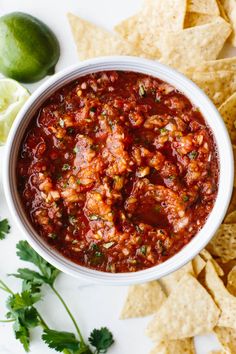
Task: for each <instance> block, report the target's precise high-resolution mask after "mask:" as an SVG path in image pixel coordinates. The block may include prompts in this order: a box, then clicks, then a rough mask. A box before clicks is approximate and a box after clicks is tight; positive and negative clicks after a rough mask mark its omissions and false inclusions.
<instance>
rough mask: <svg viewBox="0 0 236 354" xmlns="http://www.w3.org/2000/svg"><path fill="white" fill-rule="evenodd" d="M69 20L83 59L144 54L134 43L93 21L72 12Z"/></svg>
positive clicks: (78, 50)
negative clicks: (124, 39)
mask: <svg viewBox="0 0 236 354" xmlns="http://www.w3.org/2000/svg"><path fill="white" fill-rule="evenodd" d="M68 20H69V23H70V26H71V30H72V33H73V36H74V40H75V43H76V47H77V52H78V56H79V58H80V59H81V60H85V59H88V58H94V57H100V56H106V55H142V54H141V53H140V51H138V50H137V49H136V48H134V46H133V45H132V44H130V43H128V42H125V41H123V40H122V39H120V38H119V36H118V35H116V34H113V33H110V32H108V31H106V30H105V29H103V28H101V27H98V26H96V25H94V24H93V23H91V22H88V21H85V20H83V19H82V18H80V17H78V16H75V15H73V14H71V13H69V14H68Z"/></svg>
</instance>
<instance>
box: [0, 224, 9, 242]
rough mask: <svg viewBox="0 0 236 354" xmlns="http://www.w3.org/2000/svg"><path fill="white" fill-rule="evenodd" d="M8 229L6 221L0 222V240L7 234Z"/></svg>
mask: <svg viewBox="0 0 236 354" xmlns="http://www.w3.org/2000/svg"><path fill="white" fill-rule="evenodd" d="M10 228H11V227H10V225H9V223H8V220H7V219H3V220H0V240H3V239H4V238H5V237H6V235H7V234H9V232H10Z"/></svg>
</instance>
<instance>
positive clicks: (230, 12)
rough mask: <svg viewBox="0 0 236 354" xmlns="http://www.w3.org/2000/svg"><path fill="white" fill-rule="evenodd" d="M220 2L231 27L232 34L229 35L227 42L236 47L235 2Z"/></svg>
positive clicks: (229, 0) (232, 0)
mask: <svg viewBox="0 0 236 354" xmlns="http://www.w3.org/2000/svg"><path fill="white" fill-rule="evenodd" d="M221 2H222V5H223V7H224V9H225V12H226V14H227V16H228V18H229V21H230V23H231V25H232V27H233V33H232V34H231V36H230V38H229V41H230V43H231V44H232V45H233V46H234V47H236V2H235V0H222V1H221Z"/></svg>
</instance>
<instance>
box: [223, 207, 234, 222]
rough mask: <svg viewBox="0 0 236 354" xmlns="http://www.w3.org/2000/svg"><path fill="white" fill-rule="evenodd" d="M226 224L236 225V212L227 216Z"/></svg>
mask: <svg viewBox="0 0 236 354" xmlns="http://www.w3.org/2000/svg"><path fill="white" fill-rule="evenodd" d="M224 224H236V210H235V211H232V213H230V214H228V215H227V216H226V218H225V219H224Z"/></svg>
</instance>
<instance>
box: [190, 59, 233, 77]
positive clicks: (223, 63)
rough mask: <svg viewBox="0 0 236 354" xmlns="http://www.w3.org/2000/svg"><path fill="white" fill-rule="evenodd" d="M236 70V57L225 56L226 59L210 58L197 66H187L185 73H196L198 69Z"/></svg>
mask: <svg viewBox="0 0 236 354" xmlns="http://www.w3.org/2000/svg"><path fill="white" fill-rule="evenodd" d="M235 70H236V57H232V58H225V59H217V60H209V61H206V62H203V63H199V64H197V65H196V66H192V67H191V66H190V67H187V68H186V69H185V70H184V73H186V74H188V73H191V72H192V73H194V72H196V71H200V72H203V71H206V72H210V71H235Z"/></svg>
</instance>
